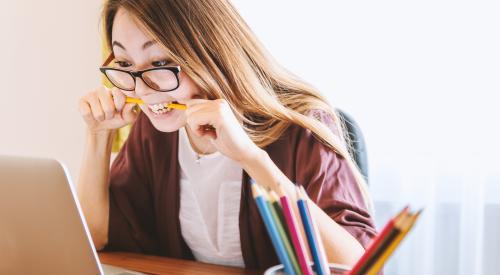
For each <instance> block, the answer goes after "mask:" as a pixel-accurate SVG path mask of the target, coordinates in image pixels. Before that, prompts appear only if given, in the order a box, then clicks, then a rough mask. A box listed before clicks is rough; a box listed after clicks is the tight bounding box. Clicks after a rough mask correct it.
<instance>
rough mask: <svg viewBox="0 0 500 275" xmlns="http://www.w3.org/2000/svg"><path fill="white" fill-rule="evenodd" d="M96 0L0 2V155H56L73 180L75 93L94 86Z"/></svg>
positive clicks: (78, 126)
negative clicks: (67, 167) (65, 165)
mask: <svg viewBox="0 0 500 275" xmlns="http://www.w3.org/2000/svg"><path fill="white" fill-rule="evenodd" d="M100 8H101V1H100V0H85V1H83V0H80V1H58V0H46V1H36V0H19V1H17V0H16V1H10V0H0V37H1V43H0V85H1V86H0V95H1V97H0V98H1V103H0V106H1V107H0V154H10V155H27V156H41V157H52V158H57V159H60V160H62V161H63V162H65V163H66V164H67V165H68V166H69V168H70V172H71V173H72V175H73V178H76V176H77V171H78V167H79V162H80V158H81V154H82V148H83V133H84V125H83V121H82V120H81V119H80V116H79V115H78V110H77V103H78V99H79V98H80V96H82V95H83V94H84V93H85V92H86V91H87V90H89V89H92V88H93V87H95V86H96V85H98V84H99V77H100V76H99V72H98V69H97V68H98V66H99V65H100V64H99V61H100V57H101V56H100V42H99V33H98V29H99V28H98V17H99V13H100Z"/></svg>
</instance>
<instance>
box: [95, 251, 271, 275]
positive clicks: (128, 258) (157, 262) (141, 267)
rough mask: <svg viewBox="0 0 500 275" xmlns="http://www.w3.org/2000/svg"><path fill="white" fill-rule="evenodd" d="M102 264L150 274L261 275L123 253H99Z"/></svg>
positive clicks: (254, 271)
mask: <svg viewBox="0 0 500 275" xmlns="http://www.w3.org/2000/svg"><path fill="white" fill-rule="evenodd" d="M99 259H100V260H101V263H103V264H109V265H114V266H119V267H123V268H126V269H130V270H135V271H139V272H143V273H150V274H220V275H223V274H249V275H250V274H252V275H253V274H262V271H259V270H247V269H241V268H235V267H227V266H220V265H212V264H205V263H200V262H196V261H188V260H180V259H173V258H165V257H159V256H151V255H141V254H133V253H125V252H99Z"/></svg>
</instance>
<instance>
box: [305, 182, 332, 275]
mask: <svg viewBox="0 0 500 275" xmlns="http://www.w3.org/2000/svg"><path fill="white" fill-rule="evenodd" d="M297 198H298V200H297V206H298V208H299V213H300V217H301V219H302V225H303V226H304V232H305V233H306V236H307V241H308V242H309V249H310V250H311V256H312V258H313V261H314V270H316V273H317V274H318V275H327V274H330V271H329V267H328V264H326V266H325V260H326V259H324V256H323V255H322V253H321V248H320V245H321V244H320V243H319V242H320V241H321V239H320V238H319V236H317V235H316V232H315V229H314V224H313V221H312V219H311V216H310V213H309V210H308V207H307V202H306V199H307V198H306V197H304V194H302V193H301V192H300V189H298V188H297Z"/></svg>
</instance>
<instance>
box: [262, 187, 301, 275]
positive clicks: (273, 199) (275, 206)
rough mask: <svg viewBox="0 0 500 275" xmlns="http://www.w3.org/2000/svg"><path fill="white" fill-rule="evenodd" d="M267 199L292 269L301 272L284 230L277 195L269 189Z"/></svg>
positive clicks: (283, 221)
mask: <svg viewBox="0 0 500 275" xmlns="http://www.w3.org/2000/svg"><path fill="white" fill-rule="evenodd" d="M264 193H265V192H264ZM267 200H268V203H269V208H270V209H271V216H272V217H273V218H274V222H275V224H276V227H277V228H278V233H279V234H280V237H281V240H283V244H284V245H285V249H286V252H287V255H288V257H289V258H290V261H291V262H292V266H293V270H294V271H295V273H296V274H302V272H301V271H300V266H299V263H298V261H297V256H296V255H295V252H294V250H293V246H292V244H291V242H290V235H289V233H288V232H287V230H286V225H285V220H284V217H283V213H282V210H281V206H280V203H279V200H278V196H277V195H276V193H274V192H273V191H271V192H269V194H268V195H267Z"/></svg>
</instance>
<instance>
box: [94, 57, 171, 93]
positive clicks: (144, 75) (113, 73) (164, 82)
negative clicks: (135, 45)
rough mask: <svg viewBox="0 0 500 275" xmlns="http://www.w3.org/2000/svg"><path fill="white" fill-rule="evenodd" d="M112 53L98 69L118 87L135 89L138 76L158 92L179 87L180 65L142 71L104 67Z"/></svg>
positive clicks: (110, 58) (128, 89) (125, 89)
mask: <svg viewBox="0 0 500 275" xmlns="http://www.w3.org/2000/svg"><path fill="white" fill-rule="evenodd" d="M113 59H114V55H113V54H111V55H110V56H109V57H108V58H107V59H106V61H105V62H104V64H103V65H102V67H100V68H99V70H100V71H101V72H102V73H103V74H104V75H105V76H106V78H107V79H108V80H109V82H111V84H113V85H114V86H115V87H117V88H118V89H121V90H124V91H135V85H136V79H137V78H140V79H142V81H143V82H144V83H145V84H146V85H147V86H148V87H149V88H151V89H153V90H155V91H158V92H170V91H173V90H175V89H177V88H179V73H180V71H181V68H180V66H167V67H158V68H151V69H147V70H142V71H127V70H122V69H117V68H111V67H106V66H107V65H108V64H109V63H110V62H111V61H112V60H113Z"/></svg>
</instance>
